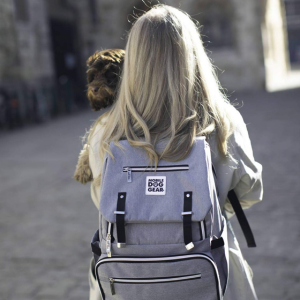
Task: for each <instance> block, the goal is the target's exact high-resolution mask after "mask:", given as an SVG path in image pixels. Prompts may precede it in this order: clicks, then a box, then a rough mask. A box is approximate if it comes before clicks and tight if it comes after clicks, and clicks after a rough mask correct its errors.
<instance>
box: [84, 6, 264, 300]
mask: <svg viewBox="0 0 300 300" xmlns="http://www.w3.org/2000/svg"><path fill="white" fill-rule="evenodd" d="M121 77H122V80H121V83H120V86H119V92H118V97H117V100H116V102H115V104H114V105H113V106H112V108H111V110H110V111H108V112H106V113H105V114H104V115H103V116H102V117H101V118H99V121H98V123H97V124H96V126H95V127H94V129H93V131H92V132H91V133H90V135H89V144H90V147H89V160H90V167H91V169H92V173H93V178H95V179H94V181H93V182H92V184H91V196H92V199H93V201H94V203H95V205H96V206H97V207H98V206H99V201H101V199H100V183H101V173H102V167H103V157H104V155H105V153H106V152H107V153H108V154H110V155H112V153H111V152H110V150H109V144H110V142H112V141H113V142H115V143H116V145H118V141H119V140H121V139H126V140H127V141H128V142H129V144H130V145H131V146H134V147H141V148H142V149H144V150H145V152H146V153H147V155H148V158H149V160H150V161H151V162H154V163H155V165H157V163H158V161H159V160H160V159H165V160H167V161H180V160H182V159H184V158H185V157H187V155H188V154H189V152H190V150H191V147H192V146H193V143H194V140H195V138H196V137H197V136H206V138H207V140H208V142H209V144H210V147H211V153H212V162H213V164H214V166H215V169H216V173H217V178H218V182H217V184H218V188H219V191H220V197H219V201H220V206H221V209H223V208H225V210H226V213H227V215H228V216H231V215H232V213H233V210H232V207H231V205H230V204H229V202H227V201H226V196H227V193H228V191H229V190H231V189H234V190H235V192H236V193H237V195H238V197H239V200H240V202H241V205H242V207H243V208H248V207H250V206H251V205H252V204H254V203H255V202H258V201H260V200H261V199H262V182H261V165H260V164H258V163H257V162H255V160H254V157H253V153H252V148H251V142H250V140H249V136H248V133H247V129H246V125H245V123H244V121H243V119H242V117H241V115H240V114H239V112H238V111H237V110H236V109H235V108H234V107H233V106H231V104H230V103H229V102H228V101H227V99H226V97H225V96H224V95H223V94H222V92H221V90H220V86H219V83H218V80H217V79H216V76H215V74H214V71H213V67H212V65H211V62H210V60H209V58H208V57H207V55H206V53H205V50H204V48H203V45H202V42H201V37H200V35H199V32H198V31H197V28H196V26H195V25H194V23H193V22H192V21H191V19H190V18H189V16H187V15H186V14H184V13H183V12H181V11H179V10H177V9H175V8H172V7H169V6H165V5H158V6H156V7H154V8H153V9H151V10H150V11H149V12H148V13H146V14H145V15H143V16H142V17H140V18H139V19H138V20H137V21H136V23H135V24H134V25H133V27H132V30H131V32H130V35H129V39H128V42H127V46H126V54H125V61H124V69H123V73H122V76H121ZM141 136H142V137H143V139H141V138H140V137H141ZM160 141H166V148H165V149H164V150H163V151H161V152H157V151H156V150H155V145H156V144H157V143H158V142H160ZM228 242H229V248H230V252H229V253H230V268H231V272H229V274H230V279H229V287H228V292H227V293H226V296H225V299H231V300H232V299H239V300H240V299H247V300H248V299H256V295H255V291H254V289H253V285H252V279H251V276H250V273H251V272H250V271H249V268H248V266H247V264H246V263H245V262H244V260H243V258H242V254H241V252H240V249H239V246H238V244H237V243H236V241H235V239H234V235H233V232H231V231H229V236H228ZM241 287H242V288H241Z"/></svg>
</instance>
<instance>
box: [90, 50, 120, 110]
mask: <svg viewBox="0 0 300 300" xmlns="http://www.w3.org/2000/svg"><path fill="white" fill-rule="evenodd" d="M124 57H125V51H124V50H122V49H108V50H103V51H100V52H99V51H96V52H95V53H94V54H93V55H92V56H90V57H89V59H88V60H87V67H88V70H87V82H88V90H87V97H88V99H89V101H90V103H91V106H92V108H93V110H100V109H102V108H105V107H107V106H110V105H112V104H113V102H114V99H115V93H116V88H117V85H118V83H119V79H120V75H121V72H122V68H123V62H124Z"/></svg>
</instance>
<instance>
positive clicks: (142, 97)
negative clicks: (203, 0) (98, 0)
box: [89, 4, 232, 167]
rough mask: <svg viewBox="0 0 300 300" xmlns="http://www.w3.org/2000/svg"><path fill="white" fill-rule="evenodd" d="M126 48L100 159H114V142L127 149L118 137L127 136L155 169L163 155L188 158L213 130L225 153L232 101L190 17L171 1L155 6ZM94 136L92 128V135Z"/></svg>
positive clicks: (136, 25) (139, 21)
mask: <svg viewBox="0 0 300 300" xmlns="http://www.w3.org/2000/svg"><path fill="white" fill-rule="evenodd" d="M125 52H126V53H125V61H124V68H123V72H122V75H121V82H120V86H119V88H118V94H117V99H116V101H115V103H114V105H113V106H112V108H111V109H110V110H109V111H107V112H106V113H105V114H103V115H102V116H101V117H100V118H99V120H98V121H97V123H100V122H101V119H102V118H103V117H104V116H107V117H108V118H107V122H106V124H105V129H104V131H103V134H102V135H101V138H100V141H99V145H100V149H99V151H100V157H104V154H105V152H108V153H109V155H110V156H112V158H113V159H114V157H113V155H112V153H111V151H110V149H109V143H110V142H111V141H113V142H114V144H115V145H117V146H118V147H120V148H121V149H123V148H122V146H121V144H120V143H119V142H118V141H119V140H121V139H127V140H128V142H129V143H130V145H132V146H135V147H142V148H143V149H144V150H145V151H146V153H147V156H148V157H149V162H150V163H151V165H152V164H153V161H154V163H155V167H156V166H157V163H158V161H159V160H160V159H165V160H167V161H179V160H181V159H183V158H185V157H186V156H187V155H188V154H189V152H190V150H191V147H192V145H193V142H194V139H195V137H196V136H201V135H205V136H208V135H209V134H211V133H213V132H215V133H216V135H217V141H218V148H219V150H220V152H221V153H222V154H223V156H224V157H225V156H226V155H227V139H228V137H229V136H230V134H231V131H232V125H231V122H230V116H229V114H230V111H231V110H230V109H228V108H229V107H230V106H231V105H230V103H229V102H228V100H227V98H226V96H225V95H224V94H223V92H222V89H221V87H220V84H219V82H218V79H217V77H216V74H215V71H214V68H213V66H212V63H211V61H210V59H209V58H208V56H207V54H206V52H205V49H204V47H203V44H202V40H201V36H200V33H199V31H198V28H197V26H196V25H195V24H194V22H193V21H192V19H191V18H190V16H189V15H188V14H187V13H185V12H183V11H181V10H179V9H176V8H174V7H171V6H168V5H163V4H158V5H156V6H154V7H153V8H152V9H151V10H149V11H148V12H147V13H145V14H144V15H142V16H141V17H139V18H138V19H137V20H136V22H135V23H134V25H133V26H132V28H131V31H130V34H129V37H128V42H127V45H126V49H125ZM97 123H96V124H95V125H97ZM94 128H96V126H94ZM95 134H97V131H95V130H92V131H91V133H90V136H89V139H91V138H92V137H93V136H94V135H95ZM159 141H166V147H165V148H164V149H163V151H162V152H158V151H157V149H156V148H155V146H156V144H157V143H158V142H159Z"/></svg>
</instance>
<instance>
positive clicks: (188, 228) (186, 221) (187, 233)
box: [182, 192, 194, 250]
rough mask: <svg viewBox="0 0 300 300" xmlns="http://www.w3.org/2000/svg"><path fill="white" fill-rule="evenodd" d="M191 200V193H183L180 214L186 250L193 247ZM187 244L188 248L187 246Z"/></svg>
mask: <svg viewBox="0 0 300 300" xmlns="http://www.w3.org/2000/svg"><path fill="white" fill-rule="evenodd" d="M192 199H193V193H192V192H184V201H183V212H182V216H183V237H184V243H185V246H186V248H187V250H189V249H191V248H193V247H194V244H193V239H192ZM185 213H188V214H185ZM189 244H190V246H188V245H189ZM190 247H191V248H190Z"/></svg>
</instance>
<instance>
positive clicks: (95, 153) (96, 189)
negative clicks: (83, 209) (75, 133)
mask: <svg viewBox="0 0 300 300" xmlns="http://www.w3.org/2000/svg"><path fill="white" fill-rule="evenodd" d="M103 125H104V124H103V123H99V124H98V125H97V127H96V129H95V132H94V134H93V137H92V138H91V141H90V145H89V165H90V168H91V171H92V175H93V181H92V182H91V198H92V200H93V202H94V204H95V206H96V207H97V208H99V203H100V182H99V180H98V177H99V175H100V174H101V170H102V165H103V160H102V159H101V157H100V154H99V140H100V137H101V135H102V134H103V130H104V126H103Z"/></svg>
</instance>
